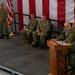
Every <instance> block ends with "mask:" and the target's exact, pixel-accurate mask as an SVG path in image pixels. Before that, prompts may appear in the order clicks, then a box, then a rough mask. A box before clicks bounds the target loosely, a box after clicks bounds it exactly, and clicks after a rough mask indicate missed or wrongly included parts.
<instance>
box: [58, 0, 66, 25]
mask: <svg viewBox="0 0 75 75" xmlns="http://www.w3.org/2000/svg"><path fill="white" fill-rule="evenodd" d="M65 2H66V1H65V0H57V3H58V4H57V5H58V6H57V18H58V20H60V21H65V16H66V15H65V10H66V9H65V8H66V5H65ZM63 25H64V23H58V26H63Z"/></svg>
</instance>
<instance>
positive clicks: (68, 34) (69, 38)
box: [56, 22, 75, 43]
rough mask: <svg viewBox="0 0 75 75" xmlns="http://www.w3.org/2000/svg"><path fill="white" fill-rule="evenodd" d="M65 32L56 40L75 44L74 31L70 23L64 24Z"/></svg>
mask: <svg viewBox="0 0 75 75" xmlns="http://www.w3.org/2000/svg"><path fill="white" fill-rule="evenodd" d="M64 27H65V32H64V33H62V34H61V35H59V36H58V37H57V38H56V40H59V41H60V40H64V41H65V42H66V43H73V42H74V40H75V34H74V31H73V30H72V29H71V25H70V23H68V22H66V23H65V24H64Z"/></svg>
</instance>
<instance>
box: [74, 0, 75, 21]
mask: <svg viewBox="0 0 75 75" xmlns="http://www.w3.org/2000/svg"><path fill="white" fill-rule="evenodd" d="M74 20H75V0H74Z"/></svg>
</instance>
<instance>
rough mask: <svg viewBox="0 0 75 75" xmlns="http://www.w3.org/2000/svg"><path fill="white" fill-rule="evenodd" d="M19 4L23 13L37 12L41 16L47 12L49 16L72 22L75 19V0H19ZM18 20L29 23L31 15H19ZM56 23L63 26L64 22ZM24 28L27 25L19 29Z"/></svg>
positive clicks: (19, 9)
mask: <svg viewBox="0 0 75 75" xmlns="http://www.w3.org/2000/svg"><path fill="white" fill-rule="evenodd" d="M8 1H12V0H8ZM11 3H12V2H11ZM17 6H18V12H19V13H23V14H35V15H36V16H39V17H41V16H42V14H45V15H46V17H47V18H51V19H54V20H60V21H68V22H71V23H72V22H73V21H74V19H75V0H17ZM18 21H19V23H23V24H28V22H29V17H27V16H22V15H18ZM53 23H54V22H53ZM54 25H56V26H62V25H63V23H59V22H55V23H54ZM24 28H25V26H20V25H19V28H18V29H19V31H21V30H22V29H24Z"/></svg>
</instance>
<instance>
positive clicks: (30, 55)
mask: <svg viewBox="0 0 75 75" xmlns="http://www.w3.org/2000/svg"><path fill="white" fill-rule="evenodd" d="M0 65H2V66H4V67H7V68H9V69H12V70H14V71H17V72H19V73H22V74H24V75H48V73H49V70H50V68H49V50H48V48H45V49H39V48H33V47H32V46H31V44H29V45H25V44H24V42H23V40H22V38H21V36H20V35H16V36H15V37H10V39H8V40H7V39H6V38H4V39H0ZM0 75H1V74H0Z"/></svg>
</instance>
